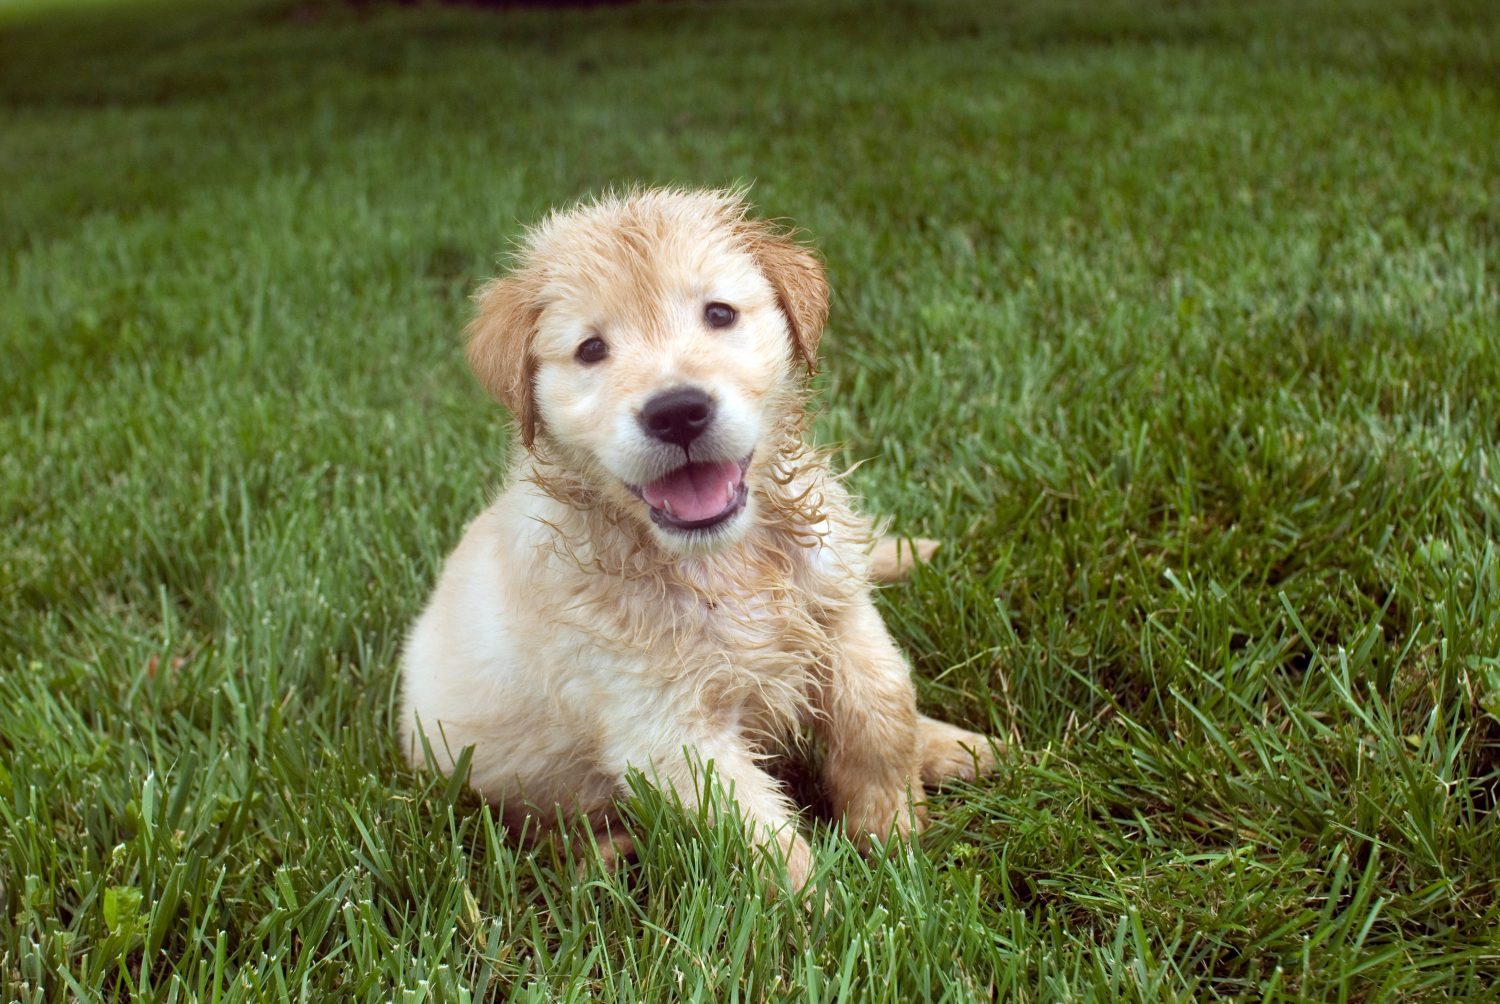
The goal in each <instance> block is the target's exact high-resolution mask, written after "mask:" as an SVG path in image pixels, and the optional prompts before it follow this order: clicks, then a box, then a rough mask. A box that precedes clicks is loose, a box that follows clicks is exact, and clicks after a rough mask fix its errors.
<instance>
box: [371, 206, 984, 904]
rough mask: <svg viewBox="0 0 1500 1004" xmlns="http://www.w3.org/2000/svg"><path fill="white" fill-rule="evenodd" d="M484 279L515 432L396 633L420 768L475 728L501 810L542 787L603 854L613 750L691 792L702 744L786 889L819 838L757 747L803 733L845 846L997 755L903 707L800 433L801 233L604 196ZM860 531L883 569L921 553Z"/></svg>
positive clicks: (617, 761) (878, 832) (488, 322)
mask: <svg viewBox="0 0 1500 1004" xmlns="http://www.w3.org/2000/svg"><path fill="white" fill-rule="evenodd" d="M476 301H477V303H478V314H477V317H476V318H475V319H474V321H473V322H472V324H471V325H470V327H469V331H468V335H469V342H468V357H469V362H470V364H471V366H472V368H473V370H474V372H475V374H476V375H477V376H478V378H479V380H480V381H481V382H482V383H483V384H484V386H485V387H486V388H488V389H489V390H490V392H491V393H492V394H493V395H494V396H495V397H497V398H498V399H499V400H500V401H501V402H503V403H504V404H505V405H506V406H507V407H508V408H509V409H510V410H511V412H512V413H513V414H514V415H515V418H516V422H517V425H518V427H519V436H520V441H521V444H522V445H524V447H525V450H524V452H522V451H517V453H518V455H517V456H516V457H515V458H514V461H513V463H512V465H511V470H510V475H509V477H508V479H507V487H506V488H505V490H504V492H503V493H502V494H501V495H500V496H499V498H497V499H496V500H495V502H494V504H493V505H491V506H490V507H489V509H487V510H486V511H485V512H484V513H482V514H481V515H480V516H479V517H478V519H476V520H475V521H474V522H473V523H472V524H471V525H470V526H469V528H468V530H467V531H466V532H465V534H464V537H463V540H462V541H461V542H460V543H459V545H458V549H457V550H456V551H454V553H453V555H452V556H451V557H450V558H449V559H448V562H447V564H446V566H445V568H444V569H443V572H442V576H441V578H440V580H439V582H438V585H437V589H436V591H435V592H434V594H433V596H432V599H431V600H430V602H429V603H428V605H427V608H426V610H425V612H424V613H423V614H422V616H421V618H420V619H419V620H418V621H417V623H416V626H415V627H414V628H413V629H412V631H411V634H410V636H409V637H408V639H407V642H406V647H405V652H404V658H403V661H402V668H401V672H402V678H403V690H402V693H403V706H402V711H401V726H400V727H401V730H402V741H403V743H404V745H405V748H406V752H407V755H408V756H409V757H410V758H411V759H412V760H413V762H416V763H420V762H422V760H423V759H424V757H425V753H424V749H423V746H424V744H423V741H422V737H423V736H425V737H426V739H427V745H428V746H430V748H431V750H432V752H433V755H435V756H436V758H437V760H438V762H439V766H440V767H441V768H442V769H444V770H451V769H452V768H453V765H454V758H455V756H456V755H457V753H458V752H459V751H460V750H462V749H463V748H464V747H468V746H472V747H473V753H472V761H471V764H470V775H469V780H470V783H471V784H472V785H473V787H474V788H475V789H476V790H477V791H478V792H479V793H480V794H482V795H483V796H484V797H485V798H487V799H490V800H491V801H493V802H496V803H500V804H501V805H503V807H504V813H505V816H506V818H507V821H508V822H511V823H512V824H515V823H519V822H520V820H521V819H522V818H523V817H525V816H527V815H528V814H529V815H531V816H533V817H534V822H533V824H532V825H533V826H535V825H536V823H538V822H539V823H542V824H545V823H547V822H549V821H553V820H556V819H557V818H558V817H559V810H561V815H562V816H563V817H564V818H566V819H569V820H573V821H576V822H578V823H580V824H583V825H589V826H592V827H594V828H595V831H596V832H597V833H598V834H599V835H600V844H601V847H603V848H605V850H606V851H607V852H608V851H609V850H610V849H611V848H618V849H625V848H624V847H623V845H620V844H618V843H617V842H616V843H611V837H610V836H609V832H610V831H609V821H610V817H611V810H612V807H613V806H614V804H615V801H616V799H618V798H619V797H620V796H621V795H622V794H624V793H625V792H626V790H627V789H626V786H625V785H626V780H625V779H626V774H627V771H629V770H630V769H631V768H636V769H638V770H639V771H641V772H642V774H643V776H644V777H646V778H647V779H648V780H649V781H650V782H652V783H654V784H656V785H658V786H660V787H662V788H663V789H666V790H668V791H670V792H672V793H674V794H675V795H676V797H677V798H679V799H680V800H681V801H682V803H683V804H685V805H686V806H688V807H695V806H697V805H698V803H699V800H700V799H701V797H702V788H701V785H702V780H701V771H702V770H703V768H704V767H705V766H708V765H711V768H712V771H713V773H714V774H715V776H716V777H717V779H718V781H719V783H720V785H721V786H722V787H723V788H724V789H725V790H729V791H732V793H733V798H734V802H735V804H736V805H737V809H738V812H739V814H740V819H741V821H742V823H743V825H744V826H746V827H747V828H748V831H749V833H750V835H751V837H752V839H753V840H755V841H757V842H759V843H761V844H763V845H764V846H766V847H768V848H774V849H775V850H776V851H778V852H779V857H780V859H781V860H782V861H783V862H784V864H785V867H786V870H787V874H788V876H789V878H790V880H791V881H792V883H793V884H794V885H796V886H800V885H802V884H803V883H804V882H805V881H806V880H807V878H808V874H809V868H810V858H809V853H808V849H807V846H806V844H805V843H804V841H803V840H802V838H801V837H800V836H799V835H798V833H797V829H796V827H795V825H794V822H793V820H794V809H793V806H792V805H791V803H790V802H789V800H788V798H787V795H786V794H785V793H784V792H783V791H782V789H781V788H780V786H779V785H778V783H777V782H776V781H775V780H774V779H773V778H772V777H771V776H770V775H769V774H768V773H767V772H766V770H765V760H766V757H767V756H768V755H769V754H771V753H773V752H776V751H779V750H783V749H785V748H787V746H788V745H789V744H792V743H794V742H795V741H797V738H798V737H799V736H800V735H802V734H803V732H804V730H811V732H812V733H814V734H816V736H818V737H819V738H820V739H821V740H822V741H823V744H824V745H825V747H826V757H825V759H824V768H823V769H824V778H823V780H824V782H825V786H826V789H827V791H828V794H829V796H830V798H831V802H832V805H833V807H834V809H835V810H836V812H837V813H838V815H839V816H840V817H841V818H842V820H843V821H844V824H845V826H846V827H847V829H848V831H849V833H850V834H851V835H852V836H853V837H854V838H855V839H856V840H859V841H861V842H862V843H865V844H867V843H868V841H869V840H870V839H871V838H872V837H877V838H882V839H883V838H886V837H888V836H890V835H892V834H895V835H900V836H904V835H907V834H909V833H911V832H912V831H913V830H915V829H917V828H918V827H920V826H921V823H922V818H923V814H922V809H923V801H924V791H925V788H926V786H930V785H935V784H937V783H939V782H940V781H942V780H944V779H946V778H954V777H963V778H969V777H973V776H975V774H976V773H978V772H979V771H982V770H984V769H987V768H988V767H990V766H991V765H992V764H993V762H994V753H993V750H992V746H991V743H990V741H989V740H988V739H987V738H986V737H984V736H981V735H978V734H976V733H972V732H967V731H965V730H963V729H959V728H956V727H954V726H951V725H946V724H944V723H942V722H938V721H935V720H933V719H931V718H926V717H924V716H922V715H920V714H918V712H917V706H916V699H915V692H914V690H913V687H912V682H911V676H910V670H909V668H908V666H907V663H906V660H905V659H904V658H903V657H902V654H901V652H900V651H899V650H898V649H897V648H896V646H895V644H893V643H892V641H891V637H890V635H889V633H888V632H887V631H886V628H885V625H884V624H883V623H882V622H881V619H880V615H879V613H878V612H877V611H876V609H875V605H874V603H873V602H872V601H871V597H870V580H871V567H870V556H869V550H870V546H871V541H870V527H869V524H868V523H867V522H866V521H865V520H864V519H863V518H861V517H860V516H858V515H857V514H856V513H855V512H854V510H853V508H852V507H851V504H850V500H849V498H848V496H847V494H846V493H845V491H844V488H843V487H842V485H841V484H840V483H839V481H838V480H837V479H836V478H835V477H834V476H833V475H832V474H831V473H830V471H829V468H828V465H827V463H826V461H825V458H824V457H823V455H822V454H820V453H818V452H816V451H814V450H813V449H811V448H809V447H808V446H807V445H806V442H805V440H804V432H805V430H806V426H807V424H808V419H807V415H806V411H805V409H804V405H805V401H806V390H807V388H806V385H807V380H806V377H807V374H809V373H810V372H811V371H812V369H813V366H814V363H815V361H816V359H817V348H818V337H819V335H820V334H821V332H822V330H823V322H824V319H825V317H826V315H827V312H828V286H827V283H826V282H825V280H824V274H823V269H822V266H821V265H820V264H819V262H818V260H817V259H816V258H814V257H813V255H812V254H811V253H810V252H809V251H808V250H807V249H806V248H805V247H803V246H801V245H799V244H798V243H796V242H795V241H794V240H792V239H791V238H790V237H789V236H788V235H787V234H785V233H783V232H782V231H780V230H778V229H777V228H775V227H774V226H772V225H771V224H769V223H767V222H765V221H762V220H757V219H752V218H751V217H749V216H748V215H747V207H746V205H745V204H744V203H743V202H742V201H741V199H740V197H739V196H738V195H737V194H736V193H730V192H721V191H692V192H689V191H677V190H649V191H639V192H633V193H630V194H625V195H612V196H607V197H604V198H601V199H599V200H597V201H593V202H587V203H584V204H582V205H579V206H576V207H574V208H572V209H569V210H566V211H563V212H557V213H554V214H552V215H551V216H549V217H548V218H547V219H546V220H544V221H543V222H542V223H541V224H540V225H538V226H537V227H535V228H534V229H533V230H531V231H530V233H529V234H528V235H527V237H526V239H525V241H524V245H523V246H522V248H521V249H520V250H519V252H518V253H517V255H516V257H515V261H514V268H513V269H512V271H511V272H510V274H508V275H506V276H504V277H502V278H498V279H495V280H493V281H491V282H489V283H488V284H487V285H485V286H483V287H482V288H481V289H480V290H479V292H478V293H477V294H476ZM879 551H880V553H879V557H878V561H879V563H880V566H881V567H880V568H879V569H877V571H880V572H881V573H882V574H883V575H884V576H886V577H891V576H894V575H899V574H900V573H901V572H902V571H903V570H904V567H905V565H906V564H909V563H910V561H911V556H910V554H909V553H905V554H903V553H902V552H900V551H898V550H897V549H896V548H895V547H894V546H893V545H892V544H891V543H890V542H884V543H883V544H882V545H881V546H880V548H879ZM922 556H924V557H925V554H924V555H922ZM419 729H420V732H419V731H418V730H419ZM708 808H709V809H710V811H711V810H712V806H709V807H708ZM616 839H617V838H616Z"/></svg>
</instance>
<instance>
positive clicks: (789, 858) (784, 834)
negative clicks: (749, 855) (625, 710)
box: [613, 732, 812, 889]
mask: <svg viewBox="0 0 1500 1004" xmlns="http://www.w3.org/2000/svg"><path fill="white" fill-rule="evenodd" d="M642 738H644V737H636V738H635V740H634V741H632V740H631V739H628V738H625V739H624V741H622V742H617V743H616V744H615V749H614V751H613V752H614V754H615V756H616V762H617V763H619V764H621V765H622V766H623V767H626V768H629V767H635V768H638V769H639V770H640V771H641V772H642V773H643V774H644V775H645V776H646V778H647V779H648V780H650V781H651V782H652V783H653V784H655V785H656V786H657V787H659V788H661V789H663V790H665V791H670V792H672V793H673V794H674V795H676V796H677V798H678V800H679V801H680V802H681V803H682V805H683V808H685V809H687V810H688V811H694V810H696V809H698V808H700V807H701V806H702V805H703V794H704V792H703V785H704V777H703V774H704V769H705V768H709V769H711V770H712V773H713V776H714V778H715V780H716V781H717V783H718V785H719V787H720V789H721V790H722V791H723V793H724V794H725V795H726V796H728V795H732V796H733V799H734V804H735V807H736V808H737V809H738V811H739V815H740V822H741V823H742V824H743V825H744V826H745V828H746V832H747V833H748V834H749V837H750V840H751V841H752V842H753V843H755V844H756V845H758V846H761V847H765V848H767V849H772V848H774V849H775V851H776V852H777V853H778V855H779V857H780V859H781V860H782V861H783V862H785V865H786V872H787V878H788V879H789V880H790V882H791V885H792V888H793V889H800V888H802V887H803V886H804V885H806V884H807V880H808V878H809V877H811V874H812V852H811V851H810V850H809V849H808V846H807V841H805V840H803V839H802V837H801V835H800V834H798V832H797V826H796V823H795V821H794V819H793V810H792V806H791V803H790V802H789V801H788V800H787V797H786V795H785V793H783V791H782V790H781V786H780V785H779V784H778V783H777V782H776V780H775V779H774V778H772V777H771V775H769V774H767V773H766V772H765V771H764V770H763V769H762V768H761V766H760V763H759V761H758V760H757V758H756V757H755V755H754V754H753V753H751V752H750V749H749V747H748V746H747V745H746V744H745V743H744V741H743V740H742V739H740V737H738V736H732V735H723V734H721V735H714V736H701V735H700V736H691V735H684V736H681V739H682V742H681V743H680V744H678V745H677V746H676V747H675V748H673V747H671V746H670V745H669V743H670V740H669V739H666V738H664V737H663V735H662V734H661V733H660V732H657V733H656V734H654V735H652V736H651V737H650V738H649V740H647V741H641V740H642ZM622 774H623V771H622ZM713 808H714V807H713V806H712V805H710V806H709V810H710V811H713Z"/></svg>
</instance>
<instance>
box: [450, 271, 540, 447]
mask: <svg viewBox="0 0 1500 1004" xmlns="http://www.w3.org/2000/svg"><path fill="white" fill-rule="evenodd" d="M474 302H475V304H476V306H477V307H478V308H479V309H478V312H477V313H476V314H475V315H474V320H472V321H470V322H469V327H468V329H467V334H468V336H469V343H468V347H467V354H468V357H469V368H470V369H472V370H473V371H474V375H475V376H476V377H478V378H479V382H480V383H481V384H482V385H483V386H484V389H485V390H487V391H489V392H490V395H491V396H492V397H494V398H496V399H497V400H498V401H499V402H500V403H501V404H503V405H505V406H506V407H507V408H509V409H510V412H511V414H512V415H514V416H515V417H516V427H517V428H518V429H519V430H520V432H521V442H522V443H523V444H525V446H526V448H527V449H530V448H531V444H532V443H533V442H534V441H535V439H536V407H535V405H534V404H533V402H532V396H533V390H532V386H531V383H532V380H533V379H534V378H535V377H536V362H535V360H534V359H533V358H532V355H531V343H532V341H533V340H534V339H535V337H536V328H537V322H538V321H539V320H540V319H541V316H542V309H541V307H540V306H538V305H537V304H536V303H535V302H534V300H533V298H532V296H531V290H530V288H529V286H528V285H527V284H526V283H524V282H522V281H521V280H520V279H518V278H516V277H514V276H511V277H508V278H504V279H491V280H490V281H489V282H487V283H485V284H484V285H483V286H481V287H479V291H478V292H476V293H475V294H474Z"/></svg>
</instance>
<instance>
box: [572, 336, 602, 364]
mask: <svg viewBox="0 0 1500 1004" xmlns="http://www.w3.org/2000/svg"><path fill="white" fill-rule="evenodd" d="M576 355H577V358H578V361H579V362H581V363H597V362H599V361H600V360H601V359H603V358H604V357H605V356H607V355H609V346H608V345H605V344H604V339H602V338H590V339H589V340H588V341H586V342H584V343H583V344H582V345H580V346H578V352H577V353H576Z"/></svg>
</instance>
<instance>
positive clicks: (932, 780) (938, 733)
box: [917, 717, 1000, 788]
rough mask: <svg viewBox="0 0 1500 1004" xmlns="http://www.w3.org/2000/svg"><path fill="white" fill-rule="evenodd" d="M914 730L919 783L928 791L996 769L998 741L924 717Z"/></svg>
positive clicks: (970, 779) (971, 778) (972, 778)
mask: <svg viewBox="0 0 1500 1004" xmlns="http://www.w3.org/2000/svg"><path fill="white" fill-rule="evenodd" d="M917 730H918V731H917V748H918V749H919V750H920V751H921V754H922V782H923V783H924V784H926V785H927V786H928V787H929V788H936V787H937V786H939V785H940V784H942V783H943V782H944V781H953V780H958V781H972V780H974V779H975V778H977V777H979V776H980V775H981V774H988V773H989V772H990V771H992V770H994V769H995V765H996V763H997V760H996V757H995V750H996V748H997V747H999V746H1000V743H999V741H998V740H995V739H991V738H990V737H989V736H984V735H980V734H979V733H978V732H970V731H969V730H968V729H961V728H959V727H958V726H957V725H949V724H948V723H947V722H940V721H938V720H937V719H935V718H926V717H924V718H923V719H922V720H921V721H920V722H919V723H918V725H917Z"/></svg>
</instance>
